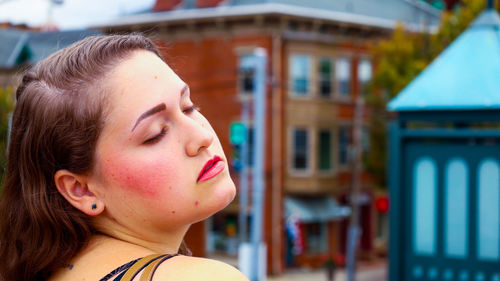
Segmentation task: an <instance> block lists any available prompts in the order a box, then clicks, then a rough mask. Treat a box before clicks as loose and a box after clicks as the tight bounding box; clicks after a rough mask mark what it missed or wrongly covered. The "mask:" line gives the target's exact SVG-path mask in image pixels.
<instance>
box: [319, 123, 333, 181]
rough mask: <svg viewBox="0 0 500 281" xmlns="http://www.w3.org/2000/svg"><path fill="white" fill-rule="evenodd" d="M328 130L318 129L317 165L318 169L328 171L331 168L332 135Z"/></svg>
mask: <svg viewBox="0 0 500 281" xmlns="http://www.w3.org/2000/svg"><path fill="white" fill-rule="evenodd" d="M331 135H332V134H331V132H330V131H328V130H320V131H319V138H318V139H319V150H318V160H319V163H318V167H319V170H320V171H330V170H331V169H332V157H331V156H332V149H331V144H332V136H331Z"/></svg>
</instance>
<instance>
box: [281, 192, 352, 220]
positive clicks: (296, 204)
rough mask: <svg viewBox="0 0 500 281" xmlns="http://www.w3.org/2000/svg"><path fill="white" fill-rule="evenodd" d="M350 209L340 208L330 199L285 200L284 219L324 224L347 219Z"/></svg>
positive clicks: (291, 198) (296, 198) (295, 198)
mask: <svg viewBox="0 0 500 281" xmlns="http://www.w3.org/2000/svg"><path fill="white" fill-rule="evenodd" d="M350 213H351V208H349V207H346V206H340V205H339V204H338V202H337V201H336V200H335V199H333V198H332V197H314V198H308V197H306V198H298V197H287V198H285V219H288V218H290V217H295V218H296V219H298V220H299V221H301V222H324V221H331V220H336V219H341V218H344V217H347V216H348V215H349V214H350Z"/></svg>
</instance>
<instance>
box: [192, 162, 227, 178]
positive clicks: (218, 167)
mask: <svg viewBox="0 0 500 281" xmlns="http://www.w3.org/2000/svg"><path fill="white" fill-rule="evenodd" d="M224 168H225V165H224V162H223V161H222V159H221V158H220V157H219V156H217V155H215V156H214V157H213V158H212V159H210V160H208V161H207V163H205V166H203V169H201V171H200V174H199V175H198V179H197V180H196V182H200V181H206V180H209V179H211V178H213V177H215V176H216V175H218V174H219V173H220V172H222V170H224Z"/></svg>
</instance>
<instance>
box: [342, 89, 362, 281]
mask: <svg viewBox="0 0 500 281" xmlns="http://www.w3.org/2000/svg"><path fill="white" fill-rule="evenodd" d="M364 103H365V101H364V97H363V94H362V93H358V96H357V97H356V108H355V112H354V126H353V145H354V147H353V158H354V159H353V166H352V167H353V169H352V190H351V198H350V201H351V210H352V212H351V218H350V223H349V230H348V233H347V235H348V236H347V265H346V266H347V272H346V273H347V281H354V280H355V275H356V249H357V244H358V239H359V235H360V234H361V233H360V232H361V230H360V227H359V193H360V192H359V191H360V187H361V165H362V163H361V161H362V147H361V146H362V144H361V138H362V136H361V135H362V128H363V110H364Z"/></svg>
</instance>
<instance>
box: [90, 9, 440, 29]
mask: <svg viewBox="0 0 500 281" xmlns="http://www.w3.org/2000/svg"><path fill="white" fill-rule="evenodd" d="M273 14H278V15H286V16H295V17H303V18H310V19H319V20H324V21H334V22H343V23H350V24H355V25H364V26H373V27H379V28H384V29H394V28H395V27H396V25H397V23H398V22H400V21H401V20H389V19H384V18H377V17H371V16H364V15H359V14H354V13H346V12H338V11H329V10H324V9H317V8H307V7H298V6H293V5H287V4H277V3H262V4H253V5H241V6H217V7H213V8H204V9H180V10H173V11H167V12H156V13H145V14H138V15H132V16H127V17H123V18H117V19H113V20H112V21H108V22H102V23H100V24H95V25H93V26H89V28H98V29H99V28H107V27H120V26H130V25H140V24H155V23H158V22H180V21H186V20H201V19H218V18H221V17H241V16H256V15H260V16H266V15H273ZM405 26H406V27H408V29H409V30H411V31H426V30H430V31H432V30H437V28H438V26H437V25H436V26H429V27H428V28H425V27H424V28H423V27H422V26H421V24H415V23H405Z"/></svg>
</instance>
